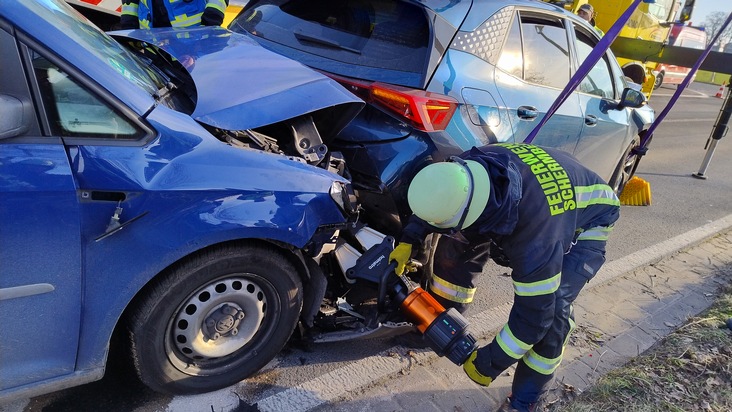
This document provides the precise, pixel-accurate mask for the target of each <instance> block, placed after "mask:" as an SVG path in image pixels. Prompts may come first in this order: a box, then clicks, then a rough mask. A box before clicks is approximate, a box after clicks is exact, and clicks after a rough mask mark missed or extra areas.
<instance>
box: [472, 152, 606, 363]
mask: <svg viewBox="0 0 732 412" xmlns="http://www.w3.org/2000/svg"><path fill="white" fill-rule="evenodd" d="M461 157H462V158H463V159H466V160H468V159H469V160H474V161H476V162H478V163H480V164H482V165H483V166H484V167H485V168H486V169H487V170H488V174H489V176H490V178H491V189H490V190H491V195H490V199H489V201H488V204H487V205H486V208H485V210H484V212H483V213H482V214H481V216H480V217H479V218H478V220H477V221H476V222H475V223H474V224H473V225H471V226H470V227H468V228H467V229H465V230H463V233H464V235H465V236H466V238H468V239H470V240H471V243H472V242H474V241H478V240H482V241H486V240H488V239H492V240H493V241H495V242H496V243H497V244H498V246H500V247H501V249H503V251H504V252H505V254H506V256H507V257H508V260H509V261H510V264H511V269H512V274H511V278H512V280H513V286H514V304H513V307H512V309H511V313H510V315H509V319H508V322H507V324H506V326H505V327H504V328H503V330H502V331H501V333H499V334H498V336H497V337H496V339H495V340H494V341H493V342H492V343H491V344H490V346H491V349H490V353H491V358H492V359H491V361H492V363H493V364H494V365H500V366H503V367H508V366H510V365H511V364H513V363H514V362H515V361H516V360H517V359H519V358H521V357H524V358H525V359H529V360H531V365H532V366H533V367H536V368H538V369H541V370H542V371H553V370H554V369H555V368H556V366H557V365H558V364H559V360H560V359H561V358H558V359H545V358H541V357H540V356H538V355H537V354H535V353H534V352H533V351H532V347H533V345H534V344H536V343H537V342H539V341H540V340H541V339H542V337H543V336H544V335H545V334H546V331H547V330H548V328H549V326H550V325H551V322H552V319H553V317H554V299H555V297H554V293H555V292H556V290H557V288H558V287H559V284H560V280H561V274H562V262H563V259H564V254H565V253H566V252H568V251H569V250H570V248H571V247H572V243H573V242H575V241H577V240H603V241H604V240H607V236H608V233H609V232H610V230H611V228H612V225H613V223H615V221H616V220H617V219H618V217H619V210H620V201H619V200H618V198H617V196H616V195H615V193H614V192H613V191H612V189H611V188H610V187H609V186H608V185H607V184H606V183H605V182H604V181H603V180H602V179H601V178H600V177H599V176H597V174H595V173H594V172H592V171H590V170H589V169H587V168H585V167H584V166H582V165H580V164H579V162H578V161H577V160H576V159H575V158H574V157H572V156H571V155H569V154H567V153H565V152H562V151H559V150H554V149H549V148H541V147H538V146H533V145H527V144H522V143H516V144H514V143H502V144H493V145H488V146H483V147H480V148H473V149H471V150H470V151H469V152H467V153H464V154H463V155H461Z"/></svg>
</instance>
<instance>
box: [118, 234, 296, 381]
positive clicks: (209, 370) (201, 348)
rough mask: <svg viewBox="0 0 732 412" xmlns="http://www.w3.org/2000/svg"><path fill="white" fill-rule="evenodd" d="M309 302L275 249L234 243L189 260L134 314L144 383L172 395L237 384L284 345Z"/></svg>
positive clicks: (133, 342) (132, 329)
mask: <svg viewBox="0 0 732 412" xmlns="http://www.w3.org/2000/svg"><path fill="white" fill-rule="evenodd" d="M302 296H303V294H302V284H301V281H300V278H299V276H298V274H297V271H296V270H295V267H294V266H293V265H292V264H291V263H290V262H289V261H288V259H287V257H286V256H284V255H283V254H282V253H281V252H279V251H277V250H276V249H274V248H267V247H262V246H255V245H252V244H239V245H230V246H224V247H218V248H216V249H212V250H208V251H204V252H202V253H200V254H198V255H195V256H193V257H191V258H188V259H186V260H185V261H183V262H182V263H180V264H178V265H176V267H174V268H172V269H171V270H170V271H168V273H167V274H164V275H162V278H161V279H159V280H158V281H156V282H155V283H154V284H152V285H151V287H150V288H148V289H147V290H145V292H144V295H143V296H142V298H141V299H140V300H139V301H138V302H136V306H135V308H134V310H133V311H132V313H131V316H129V319H128V332H129V339H130V341H129V343H130V349H131V355H132V360H133V363H134V365H135V369H136V372H137V374H138V377H139V378H140V380H141V381H142V382H143V383H144V384H145V385H147V386H148V387H150V388H151V389H153V390H155V391H157V392H162V393H170V394H192V393H202V392H209V391H212V390H216V389H221V388H224V387H227V386H230V385H233V384H235V383H237V382H239V381H241V380H243V379H245V378H247V377H249V376H250V375H252V374H253V373H255V372H257V371H258V370H260V369H261V368H262V367H264V366H265V365H266V364H267V363H268V362H270V361H271V360H272V359H273V358H274V357H275V356H276V355H277V353H279V351H280V350H281V349H282V348H283V347H284V345H285V344H286V343H287V340H288V339H289V337H290V335H291V334H292V332H293V330H294V329H295V325H296V323H297V319H298V317H299V314H300V310H301V308H302V301H303V297H302Z"/></svg>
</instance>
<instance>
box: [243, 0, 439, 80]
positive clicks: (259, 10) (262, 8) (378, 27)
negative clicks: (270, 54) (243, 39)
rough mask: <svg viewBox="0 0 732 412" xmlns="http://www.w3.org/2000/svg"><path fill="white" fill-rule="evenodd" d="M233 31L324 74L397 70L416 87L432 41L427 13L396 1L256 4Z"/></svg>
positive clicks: (264, 0)
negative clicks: (254, 39) (245, 34)
mask: <svg viewBox="0 0 732 412" xmlns="http://www.w3.org/2000/svg"><path fill="white" fill-rule="evenodd" d="M229 28H230V29H231V30H233V31H239V32H243V31H246V32H248V33H250V34H252V35H254V36H257V37H259V38H262V39H266V40H268V41H270V42H273V43H272V44H265V45H267V46H268V47H272V48H273V49H275V51H277V52H280V53H283V54H285V55H287V56H288V57H292V58H295V59H296V60H299V61H301V62H303V63H305V64H307V65H310V66H314V67H316V68H319V69H322V70H327V71H333V72H336V73H338V74H341V75H346V76H348V75H349V71H351V70H362V69H364V68H366V70H369V69H371V70H373V69H376V70H377V71H393V72H394V73H395V74H396V73H399V74H401V76H402V77H403V78H404V79H406V83H414V84H419V81H420V80H421V79H422V77H423V71H424V70H425V65H426V62H427V58H428V46H429V39H430V25H429V21H428V19H427V18H426V14H425V12H424V10H422V8H421V7H419V6H417V5H414V4H410V3H407V2H400V1H393V0H389V1H386V0H321V1H318V2H313V1H311V0H310V1H309V0H262V1H253V2H252V3H250V4H249V6H248V7H247V8H246V9H245V10H244V11H243V12H242V13H241V14H240V15H239V16H237V18H236V19H235V20H234V21H233V22H232V24H231V25H230V26H229ZM283 46H284V47H283ZM300 52H304V53H300ZM334 62H337V63H338V64H335V63H334ZM350 74H351V75H353V74H354V73H353V72H351V73H350Z"/></svg>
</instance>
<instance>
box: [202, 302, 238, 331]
mask: <svg viewBox="0 0 732 412" xmlns="http://www.w3.org/2000/svg"><path fill="white" fill-rule="evenodd" d="M242 319H244V312H243V311H242V310H240V309H237V308H235V307H233V306H230V305H228V304H225V305H224V306H222V307H220V308H219V309H218V310H216V311H215V312H214V313H212V314H211V316H209V317H208V319H206V322H205V328H204V332H205V333H206V337H207V338H208V339H212V340H216V339H218V338H220V337H222V336H236V334H237V333H239V330H238V329H237V326H239V322H241V320H242Z"/></svg>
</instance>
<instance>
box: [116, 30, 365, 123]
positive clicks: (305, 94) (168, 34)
mask: <svg viewBox="0 0 732 412" xmlns="http://www.w3.org/2000/svg"><path fill="white" fill-rule="evenodd" d="M114 34H115V37H117V38H119V37H127V38H132V39H135V40H140V41H144V42H146V43H149V44H153V45H155V46H157V47H160V48H162V49H163V50H165V51H166V52H167V53H169V54H170V55H172V56H174V57H175V58H176V59H178V60H179V61H180V62H181V63H183V65H184V66H186V68H187V69H188V72H189V73H190V74H191V77H192V78H193V81H194V83H195V86H196V91H197V94H198V99H197V102H196V107H195V110H194V112H193V114H192V115H191V117H193V118H194V119H196V120H197V121H199V122H201V123H205V124H207V125H210V126H214V127H218V128H221V129H227V130H245V129H252V128H256V127H260V126H265V125H269V124H273V123H277V122H280V121H283V120H287V119H291V118H294V117H297V116H299V115H303V114H308V113H314V112H316V111H322V109H329V110H328V116H327V120H328V121H327V122H325V121H323V122H322V123H323V124H322V125H318V126H322V127H323V128H324V129H325V131H326V133H333V134H335V133H337V132H338V131H340V130H341V129H342V128H343V127H344V126H345V125H346V124H347V123H348V122H349V121H351V119H353V117H354V116H355V115H356V114H358V112H359V111H360V110H361V108H362V107H363V104H364V103H363V101H362V100H360V99H358V98H357V97H355V96H354V95H353V94H351V93H350V92H348V91H347V90H346V89H344V88H343V87H342V86H341V85H339V84H338V83H337V82H335V81H333V80H331V79H330V78H328V77H326V76H324V75H322V74H320V73H318V72H316V71H314V70H312V69H309V68H307V67H305V66H303V65H302V64H300V63H298V62H296V61H294V60H291V59H288V58H286V57H283V56H280V55H278V54H276V53H274V52H271V51H269V50H267V49H265V48H263V47H262V46H260V45H259V44H258V43H256V42H255V41H253V40H251V39H249V38H248V37H246V36H243V35H240V34H237V33H233V32H231V31H229V30H226V29H224V28H222V27H197V28H193V29H182V30H181V29H171V28H161V29H152V30H132V31H124V32H116V33H114ZM331 112H332V113H331ZM319 118H324V116H319ZM319 129H320V127H319ZM321 133H323V130H321ZM324 134H325V133H324Z"/></svg>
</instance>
